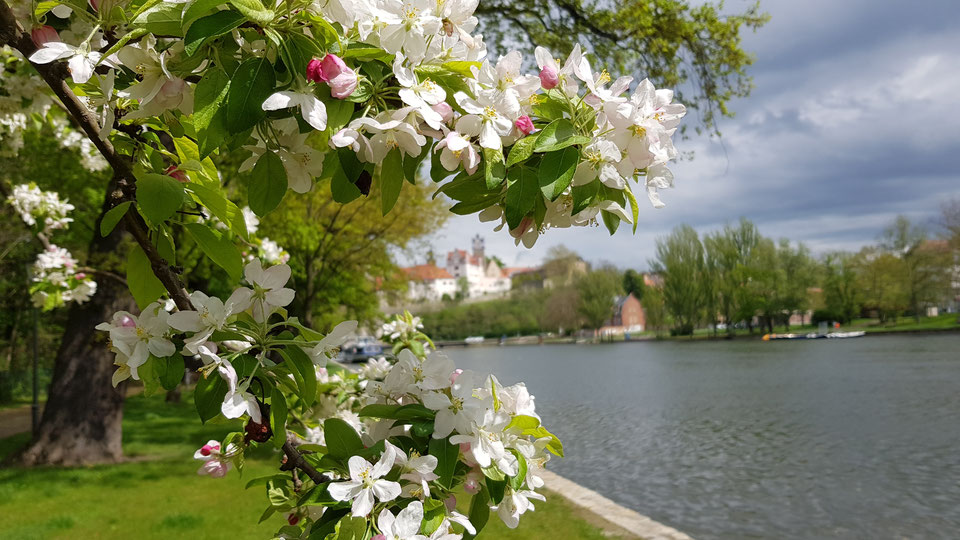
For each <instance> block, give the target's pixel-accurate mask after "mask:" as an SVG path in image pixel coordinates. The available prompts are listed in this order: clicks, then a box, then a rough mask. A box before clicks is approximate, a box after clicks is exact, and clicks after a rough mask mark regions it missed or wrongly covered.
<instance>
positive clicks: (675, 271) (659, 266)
mask: <svg viewBox="0 0 960 540" xmlns="http://www.w3.org/2000/svg"><path fill="white" fill-rule="evenodd" d="M650 267H651V268H652V269H653V270H654V271H655V272H658V273H659V274H660V275H661V276H662V277H663V300H664V305H665V306H666V309H667V311H668V312H669V313H670V314H671V315H672V316H673V320H674V324H675V325H676V326H677V331H678V333H680V334H684V335H685V334H692V333H693V329H694V327H695V326H696V325H697V323H698V322H699V321H700V316H701V313H702V307H703V288H702V286H701V278H702V277H703V274H704V260H703V244H701V243H700V238H699V236H698V235H697V231H695V230H694V229H693V227H691V226H689V225H680V226H678V227H676V228H674V229H673V232H672V233H670V235H669V236H667V237H665V238H658V239H657V249H656V259H654V260H652V261H650Z"/></svg>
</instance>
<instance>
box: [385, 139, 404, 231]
mask: <svg viewBox="0 0 960 540" xmlns="http://www.w3.org/2000/svg"><path fill="white" fill-rule="evenodd" d="M402 188H403V162H402V156H401V154H400V149H399V148H394V149H392V150H390V152H389V153H387V157H385V158H384V159H383V164H382V165H381V166H380V208H381V210H382V211H383V215H387V214H389V213H390V210H392V209H393V206H394V205H395V204H397V199H399V198H400V190H401V189H402Z"/></svg>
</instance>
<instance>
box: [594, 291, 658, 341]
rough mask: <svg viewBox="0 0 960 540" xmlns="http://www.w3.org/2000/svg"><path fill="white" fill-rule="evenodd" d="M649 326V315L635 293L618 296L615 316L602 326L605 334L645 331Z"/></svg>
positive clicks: (615, 300) (602, 331) (614, 306)
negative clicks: (647, 315)
mask: <svg viewBox="0 0 960 540" xmlns="http://www.w3.org/2000/svg"><path fill="white" fill-rule="evenodd" d="M646 326H647V317H646V314H645V313H644V312H643V305H642V304H641V303H640V300H638V299H637V297H636V296H634V295H633V293H630V294H628V295H626V296H618V297H616V298H615V299H614V302H613V317H611V318H610V320H609V321H607V323H606V324H605V325H604V326H603V327H602V328H600V333H601V334H603V335H611V334H616V335H620V334H623V333H630V332H643V330H644V329H645V328H646Z"/></svg>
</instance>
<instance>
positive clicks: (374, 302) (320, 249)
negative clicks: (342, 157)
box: [258, 182, 450, 331]
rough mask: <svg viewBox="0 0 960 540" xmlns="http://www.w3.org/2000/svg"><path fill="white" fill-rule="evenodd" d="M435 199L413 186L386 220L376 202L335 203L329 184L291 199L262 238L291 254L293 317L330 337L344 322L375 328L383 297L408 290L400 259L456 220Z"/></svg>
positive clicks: (263, 227)
mask: <svg viewBox="0 0 960 540" xmlns="http://www.w3.org/2000/svg"><path fill="white" fill-rule="evenodd" d="M433 191H434V188H433V187H432V186H430V185H428V184H427V183H426V182H422V183H420V184H419V185H417V186H408V188H407V189H405V190H403V191H402V192H401V195H400V200H399V201H398V202H397V205H396V206H395V207H394V209H393V211H391V212H390V214H389V215H388V216H386V217H382V216H381V210H380V204H379V200H378V199H377V198H376V197H375V196H370V197H361V198H359V199H357V200H355V201H353V202H351V203H349V204H345V205H343V204H340V203H337V202H335V201H334V200H333V198H332V196H331V193H330V184H329V183H318V184H317V185H315V186H314V189H313V190H312V191H310V192H309V193H306V194H303V195H298V196H295V197H293V196H291V197H286V198H284V201H283V203H282V205H281V206H280V208H278V209H277V210H276V211H274V212H272V213H270V214H268V215H267V216H266V217H265V218H264V219H263V220H262V221H261V223H260V231H259V233H258V234H260V235H261V236H266V237H269V238H270V239H272V240H274V241H276V242H277V243H278V244H280V245H281V246H283V247H284V248H285V249H286V250H287V252H288V253H290V261H289V264H290V267H291V269H292V270H293V274H292V275H293V279H294V284H295V285H296V289H297V290H298V291H300V294H298V295H297V301H296V303H295V304H294V307H293V309H294V312H296V313H298V314H299V315H300V317H301V318H302V319H303V320H304V321H305V324H307V326H310V327H313V328H317V329H318V330H319V331H323V330H324V329H326V328H329V326H330V325H332V324H334V323H336V322H337V321H340V320H343V319H344V318H347V319H357V320H360V321H369V320H371V319H373V318H375V317H377V316H378V315H379V313H380V309H379V298H378V295H377V293H378V291H388V292H389V291H397V290H398V289H403V288H405V287H406V278H405V277H403V276H400V274H399V272H398V268H397V266H396V264H395V263H394V260H393V255H394V253H395V252H396V251H397V250H400V249H404V248H406V247H407V246H408V245H410V244H411V243H412V242H413V241H414V240H415V239H417V238H421V237H423V236H425V235H427V234H429V233H431V232H433V231H436V230H437V229H439V228H440V227H441V226H442V225H443V223H444V222H445V221H446V219H447V217H448V216H449V214H450V212H448V211H447V209H446V207H445V201H443V200H442V199H431V197H430V195H431V194H432V193H433Z"/></svg>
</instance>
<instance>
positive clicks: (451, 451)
mask: <svg viewBox="0 0 960 540" xmlns="http://www.w3.org/2000/svg"><path fill="white" fill-rule="evenodd" d="M430 455H431V456H433V457H435V458H437V468H436V469H434V473H436V474H437V476H439V477H440V478H438V479H437V481H438V482H439V483H440V485H441V486H443V487H445V488H447V489H450V487H451V486H452V485H453V473H454V472H456V470H457V462H458V461H459V459H460V446H459V445H456V444H451V443H450V441H449V440H447V439H430Z"/></svg>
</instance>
